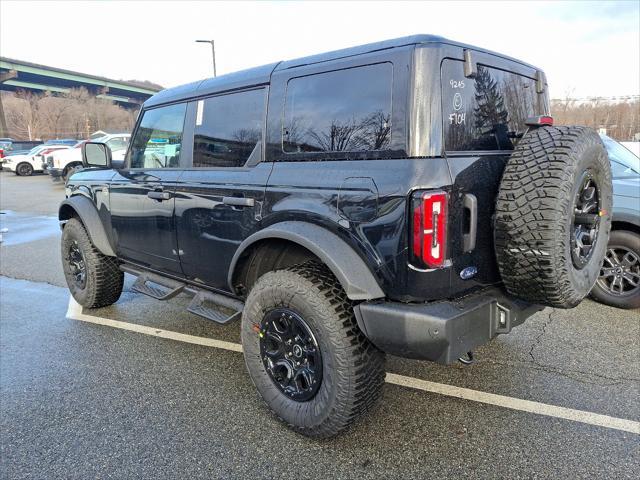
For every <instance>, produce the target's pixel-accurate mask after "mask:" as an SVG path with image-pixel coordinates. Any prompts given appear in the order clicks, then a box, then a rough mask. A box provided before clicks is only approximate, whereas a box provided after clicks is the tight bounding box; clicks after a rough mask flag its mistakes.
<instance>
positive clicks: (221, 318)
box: [120, 265, 244, 324]
mask: <svg viewBox="0 0 640 480" xmlns="http://www.w3.org/2000/svg"><path fill="white" fill-rule="evenodd" d="M120 270H122V271H123V272H126V273H130V274H131V275H135V276H136V277H137V278H136V281H135V282H134V283H133V285H132V287H131V289H132V290H134V291H136V292H138V293H142V294H144V295H148V296H149V297H152V298H155V299H156V300H169V299H171V298H173V297H175V296H176V295H178V294H180V293H182V292H189V293H193V294H194V297H193V299H192V300H191V303H190V304H189V306H188V307H187V310H188V311H189V312H191V313H194V314H196V315H199V316H201V317H204V318H206V319H207V320H211V321H212V322H216V323H220V324H225V323H229V322H231V321H232V320H235V319H236V318H239V317H240V316H241V315H242V310H243V308H244V303H243V302H241V301H240V300H236V299H234V298H231V297H228V296H226V295H222V294H220V293H214V292H210V291H208V290H202V289H199V288H197V287H193V286H191V285H187V284H185V283H183V282H180V281H179V280H174V279H172V278H167V277H164V276H162V275H158V274H156V273H152V272H147V271H144V270H142V269H138V268H136V267H132V266H129V265H121V266H120Z"/></svg>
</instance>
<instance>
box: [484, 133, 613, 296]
mask: <svg viewBox="0 0 640 480" xmlns="http://www.w3.org/2000/svg"><path fill="white" fill-rule="evenodd" d="M611 205H612V186H611V167H610V164H609V159H608V157H607V153H606V151H605V149H604V146H603V145H602V142H601V141H600V138H599V137H598V135H597V134H596V133H595V132H594V131H593V130H591V129H589V128H586V127H574V126H562V127H543V128H536V129H534V130H530V131H529V132H527V133H526V134H525V136H524V137H523V138H522V140H521V141H520V142H519V143H518V145H517V146H516V148H515V150H514V151H513V154H512V155H511V158H510V159H509V161H508V162H507V165H506V167H505V170H504V173H503V175H502V181H501V183H500V190H499V192H498V200H497V203H496V219H495V232H494V234H495V248H496V257H497V261H498V267H499V269H500V274H501V276H502V280H503V282H504V284H505V286H506V288H507V291H508V292H509V293H511V294H512V295H515V296H516V297H519V298H522V299H524V300H527V301H529V302H532V303H537V304H541V305H547V306H551V307H558V308H572V307H574V306H576V305H577V304H578V303H580V301H581V300H582V299H583V298H584V297H585V296H586V295H587V294H588V293H589V292H590V291H591V288H592V287H593V285H594V284H595V282H596V279H597V278H598V275H599V273H600V267H601V266H602V261H603V259H604V255H605V252H606V248H607V241H608V239H609V231H610V230H611Z"/></svg>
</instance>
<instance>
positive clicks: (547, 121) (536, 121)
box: [524, 115, 553, 127]
mask: <svg viewBox="0 0 640 480" xmlns="http://www.w3.org/2000/svg"><path fill="white" fill-rule="evenodd" d="M524 123H525V125H528V126H529V127H545V126H547V127H551V126H553V117H551V116H549V115H538V116H537V117H529V118H527V119H526V120H525V122H524Z"/></svg>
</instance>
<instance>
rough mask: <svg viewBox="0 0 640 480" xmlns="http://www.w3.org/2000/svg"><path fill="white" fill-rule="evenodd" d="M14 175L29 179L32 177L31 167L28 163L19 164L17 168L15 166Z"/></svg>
mask: <svg viewBox="0 0 640 480" xmlns="http://www.w3.org/2000/svg"><path fill="white" fill-rule="evenodd" d="M16 175H19V176H20V177H29V176H31V175H33V167H32V166H31V164H29V163H19V164H18V166H16Z"/></svg>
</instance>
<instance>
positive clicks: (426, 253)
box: [411, 192, 448, 268]
mask: <svg viewBox="0 0 640 480" xmlns="http://www.w3.org/2000/svg"><path fill="white" fill-rule="evenodd" d="M447 200H448V196H447V194H446V193H445V192H417V193H415V194H414V195H413V198H412V208H413V210H412V222H411V223H412V225H411V229H412V230H411V231H412V238H411V254H412V261H411V263H412V264H413V265H414V266H416V267H420V268H425V267H426V268H439V267H442V266H444V264H445V259H446V253H447V252H446V245H447Z"/></svg>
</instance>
